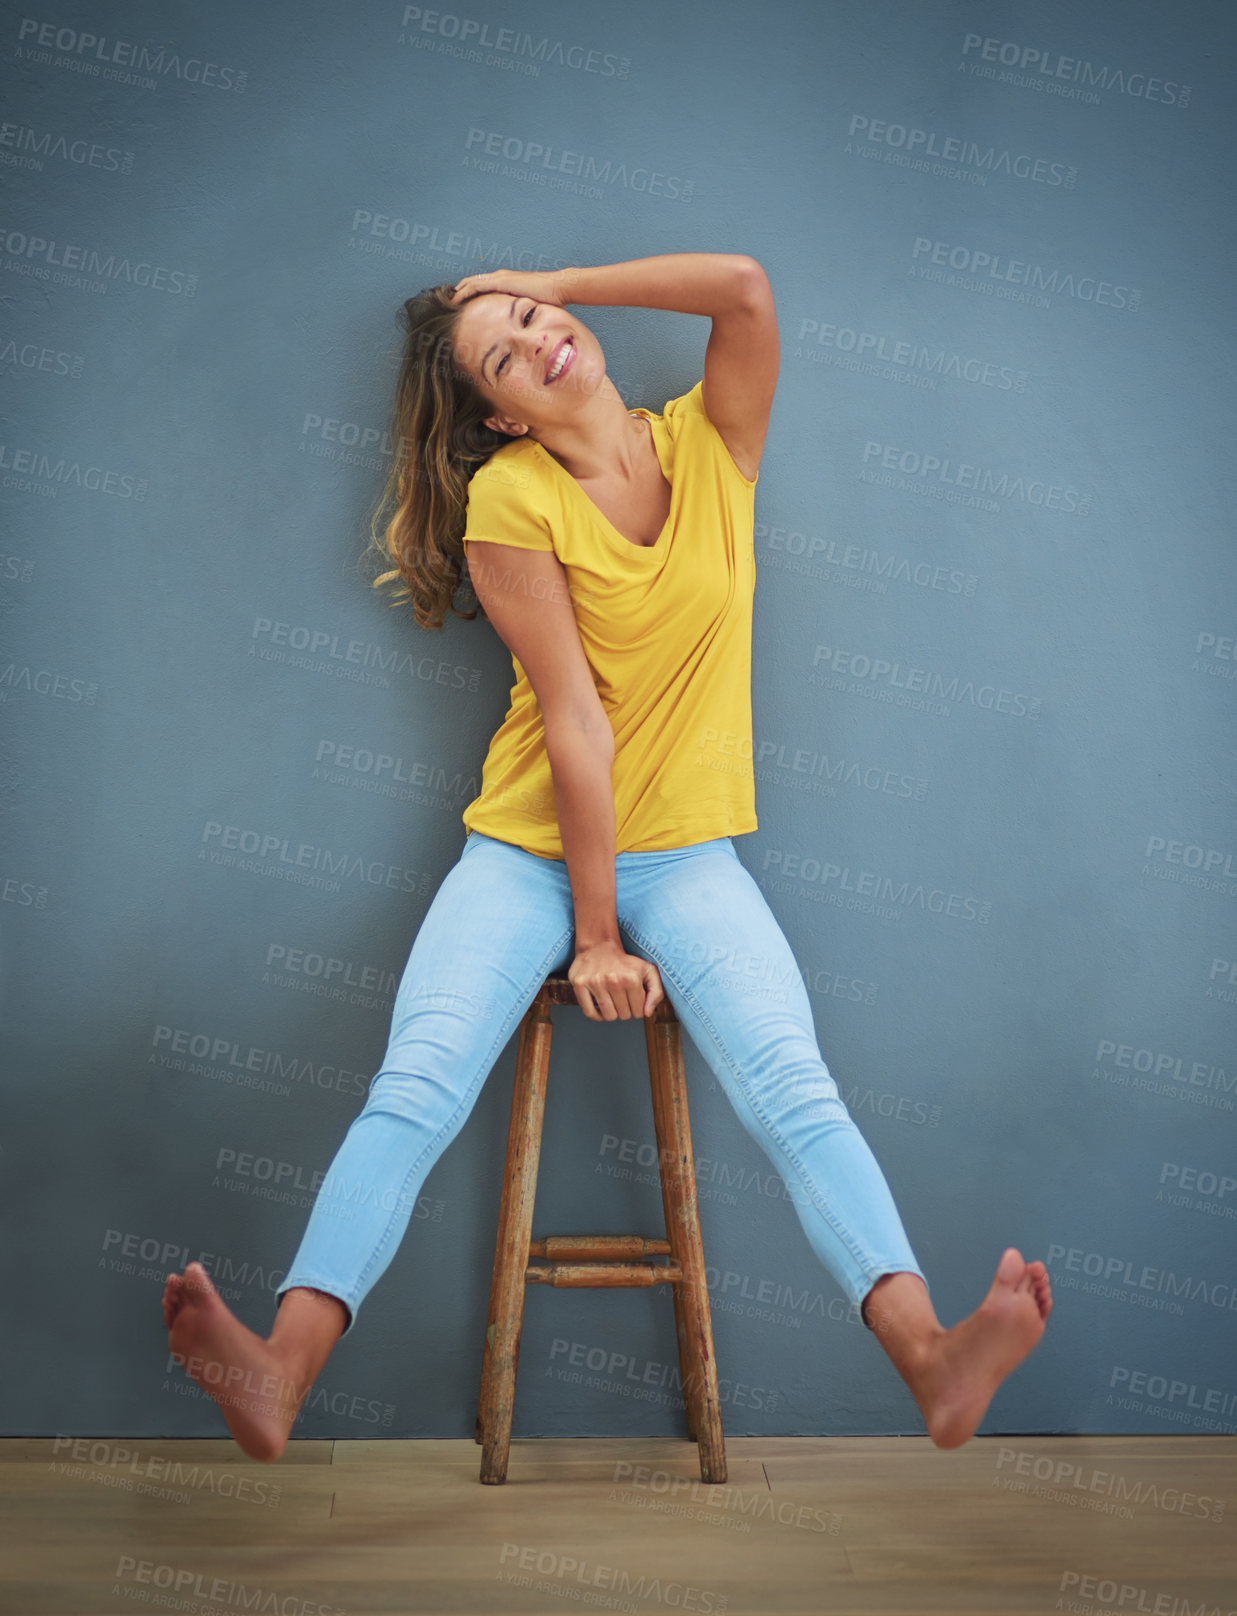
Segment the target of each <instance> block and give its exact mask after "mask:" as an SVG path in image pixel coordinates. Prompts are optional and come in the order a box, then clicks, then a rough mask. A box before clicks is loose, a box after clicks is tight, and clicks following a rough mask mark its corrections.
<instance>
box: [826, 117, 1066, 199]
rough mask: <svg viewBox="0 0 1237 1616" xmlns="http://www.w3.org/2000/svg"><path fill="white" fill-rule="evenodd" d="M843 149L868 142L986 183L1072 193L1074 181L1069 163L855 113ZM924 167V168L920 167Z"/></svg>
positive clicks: (914, 161) (916, 162)
mask: <svg viewBox="0 0 1237 1616" xmlns="http://www.w3.org/2000/svg"><path fill="white" fill-rule="evenodd" d="M846 136H847V146H846V148H845V149H846V150H847V151H849V150H850V143H851V142H853V141H855V140H859V141H864V140H868V141H871V142H872V144H873V145H874V146H876V147H877V148H879V147H882V146H884V147H886V148H889V149H892V150H894V151H898V152H901V153H904V154H905V155H906V156H907V157H908V158H909V159H911V160H912V162H913V163H915V164H916V166H917V164H918V162H919V161H922V160H923V159H926V158H929V157H932V158H936V159H938V160H939V161H941V162H945V163H956V164H957V165H958V166H959V167H960V168H963V169H976V170H978V171H979V173H980V176H981V177H982V178H983V179H984V180H985V181H986V179H987V176H988V175H989V174H1005V175H1007V176H1008V177H1009V178H1010V179H1016V180H1031V181H1033V182H1034V183H1036V184H1038V185H1052V186H1057V185H1059V186H1060V187H1061V188H1062V190H1066V191H1072V190H1073V189H1074V186H1075V184H1076V183H1077V180H1078V169H1077V167H1076V165H1074V164H1072V163H1059V162H1058V163H1053V162H1049V160H1048V159H1047V158H1046V157H1032V156H1030V155H1029V154H1028V153H1026V152H1011V151H1010V150H1008V148H1005V147H997V146H984V145H982V144H981V143H980V142H979V141H977V140H964V139H962V138H961V136H957V135H943V134H941V133H939V132H938V131H937V130H935V129H917V128H915V127H913V126H911V125H907V124H904V123H890V122H889V120H888V119H887V118H868V117H865V116H864V115H863V114H862V113H855V114H854V115H853V116H852V118H851V120H850V123H849V125H848V126H847V130H846ZM924 166H925V167H927V166H928V165H927V164H926V163H924Z"/></svg>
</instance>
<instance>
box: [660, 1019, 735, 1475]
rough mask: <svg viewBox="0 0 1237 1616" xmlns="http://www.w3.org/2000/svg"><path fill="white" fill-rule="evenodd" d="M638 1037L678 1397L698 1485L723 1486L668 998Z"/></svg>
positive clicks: (688, 1146) (681, 1081) (679, 1051)
mask: <svg viewBox="0 0 1237 1616" xmlns="http://www.w3.org/2000/svg"><path fill="white" fill-rule="evenodd" d="M644 1031H645V1037H646V1039H647V1042H648V1052H649V1080H650V1083H651V1085H652V1090H653V1120H654V1125H655V1127H656V1131H657V1145H658V1163H659V1170H660V1176H661V1181H662V1199H663V1204H664V1206H665V1208H666V1238H667V1239H668V1240H669V1242H670V1250H671V1254H672V1256H673V1257H674V1260H675V1261H676V1262H677V1263H678V1264H679V1266H680V1267H681V1269H682V1271H683V1278H682V1280H681V1281H679V1282H678V1283H677V1284H676V1285H675V1286H674V1290H675V1292H676V1293H679V1292H681V1302H679V1305H677V1306H676V1308H675V1324H676V1328H677V1329H678V1331H679V1340H680V1363H681V1364H682V1363H685V1368H684V1374H683V1397H684V1402H685V1403H686V1404H687V1406H688V1408H689V1410H690V1411H691V1412H690V1413H689V1415H688V1424H689V1427H690V1428H692V1429H693V1430H694V1433H695V1438H696V1442H697V1446H698V1453H699V1459H700V1479H701V1481H706V1482H714V1483H717V1482H724V1481H725V1479H726V1448H725V1442H724V1439H723V1436H722V1413H721V1398H720V1397H719V1395H718V1387H717V1363H716V1360H715V1359H714V1356H713V1324H712V1316H711V1314H710V1311H709V1291H708V1285H707V1282H706V1279H705V1272H704V1245H703V1243H702V1241H701V1238H700V1218H699V1212H698V1207H697V1202H696V1166H695V1160H694V1158H693V1155H692V1138H691V1123H690V1119H689V1117H688V1111H687V1081H686V1077H685V1074H684V1070H683V1044H682V1029H681V1028H680V1026H679V1020H678V1017H677V1016H676V1015H675V1013H674V1008H673V1006H672V1005H671V1003H670V1001H669V999H663V1000H662V1002H661V1003H660V1004H659V1005H658V1006H657V1009H656V1010H655V1011H654V1012H653V1014H652V1015H651V1016H648V1017H646V1018H645V1023H644ZM676 1300H677V1294H676Z"/></svg>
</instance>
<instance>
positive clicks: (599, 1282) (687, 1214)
mask: <svg viewBox="0 0 1237 1616" xmlns="http://www.w3.org/2000/svg"><path fill="white" fill-rule="evenodd" d="M555 1005H561V1006H568V1005H575V1006H576V1007H577V1009H578V1008H579V1001H578V1000H577V998H576V993H575V989H574V988H573V987H572V985H571V982H570V980H569V979H568V978H567V977H566V976H565V975H556V974H552V975H550V976H547V977H546V979H545V981H544V982H543V983H542V985H541V987H540V988H539V989H538V991H537V996H536V998H534V1000H533V1002H532V1003H531V1004H530V1005H529V1007H528V1009H527V1011H526V1012H525V1014H524V1018H523V1020H522V1021H521V1022H520V1044H519V1054H518V1057H517V1060H516V1070H515V1085H514V1089H513V1092H512V1096H511V1124H510V1128H509V1130H508V1133H507V1158H506V1164H505V1168H504V1172H503V1188H502V1201H501V1205H500V1208H499V1213H498V1237H497V1240H496V1243H495V1251H494V1274H493V1279H492V1282H491V1285H490V1308H489V1317H488V1320H487V1323H486V1330H485V1351H484V1355H483V1358H482V1365H481V1395H480V1399H479V1402H478V1407H477V1428H476V1440H477V1441H478V1442H479V1443H480V1444H481V1480H482V1482H485V1483H488V1484H490V1485H498V1484H501V1483H502V1482H504V1481H506V1479H507V1460H508V1456H509V1453H510V1447H511V1419H512V1413H513V1411H514V1406H515V1379H516V1369H517V1367H518V1364H519V1356H520V1332H521V1328H522V1326H523V1321H524V1295H525V1287H526V1286H527V1285H554V1286H567V1287H573V1286H577V1287H578V1286H633V1287H634V1286H648V1285H669V1286H670V1287H671V1288H672V1291H673V1295H674V1322H675V1333H676V1335H677V1338H678V1349H679V1369H680V1372H681V1375H682V1381H683V1402H684V1407H685V1410H686V1414H687V1434H688V1437H689V1439H690V1440H691V1441H693V1442H695V1443H696V1444H697V1448H698V1457H699V1462H700V1479H701V1480H702V1481H706V1482H724V1481H725V1479H726V1449H725V1443H724V1439H723V1436H722V1420H721V1403H720V1399H719V1397H718V1390H717V1365H716V1362H715V1360H714V1356H713V1325H712V1318H711V1315H710V1312H709V1293H708V1287H707V1285H706V1282H705V1270H704V1247H703V1245H702V1242H701V1238H700V1218H699V1212H698V1208H697V1204H696V1173H695V1166H694V1158H693V1155H692V1142H691V1125H690V1121H689V1118H688V1112H687V1084H686V1081H685V1078H684V1072H683V1046H682V1029H681V1027H680V1025H679V1020H678V1017H677V1016H676V1015H675V1013H674V1007H673V1006H672V1005H671V1003H670V1000H669V998H663V999H662V1001H661V1003H660V1004H659V1005H658V1006H657V1008H656V1010H655V1011H654V1012H653V1014H652V1015H651V1016H645V1017H644V1018H643V1019H644V1032H645V1041H646V1044H647V1048H648V1064H649V1084H650V1088H651V1090H652V1097H653V1126H654V1129H655V1130H656V1134H657V1160H658V1170H659V1177H660V1179H661V1196H662V1210H663V1214H664V1219H665V1226H666V1230H665V1235H664V1237H656V1238H654V1237H646V1236H644V1235H627V1234H618V1235H589V1234H581V1235H546V1236H544V1237H543V1238H541V1239H538V1240H534V1239H533V1238H532V1224H533V1202H534V1199H535V1197H536V1193H537V1168H538V1163H539V1160H540V1156H541V1129H542V1123H543V1121H544V1118H545V1093H546V1079H547V1077H548V1075H549V1068H550V1041H551V1038H552V1036H553V1026H552V1023H551V1020H550V1011H551V1007H552V1006H555ZM533 1259H538V1260H536V1261H534V1260H533ZM654 1259H665V1260H662V1261H655V1260H654Z"/></svg>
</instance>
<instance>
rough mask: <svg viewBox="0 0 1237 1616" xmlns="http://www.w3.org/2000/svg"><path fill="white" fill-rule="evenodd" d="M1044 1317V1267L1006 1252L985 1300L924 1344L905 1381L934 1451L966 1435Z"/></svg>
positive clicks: (1035, 1337) (1048, 1291) (1047, 1285)
mask: <svg viewBox="0 0 1237 1616" xmlns="http://www.w3.org/2000/svg"><path fill="white" fill-rule="evenodd" d="M1051 1312H1052V1285H1051V1282H1050V1281H1049V1278H1048V1270H1047V1269H1046V1268H1045V1267H1044V1265H1043V1263H1042V1262H1038V1261H1036V1262H1030V1263H1029V1262H1025V1261H1024V1260H1023V1257H1022V1253H1021V1252H1020V1251H1019V1250H1018V1249H1017V1248H1016V1247H1014V1246H1008V1247H1006V1249H1005V1251H1004V1252H1003V1253H1002V1255H1001V1260H1000V1262H999V1263H998V1264H997V1270H996V1277H995V1278H994V1279H993V1281H992V1285H991V1287H990V1288H989V1291H988V1294H987V1296H985V1297H984V1299H983V1301H982V1302H981V1303H980V1304H979V1306H978V1307H977V1308H976V1309H975V1311H974V1313H972V1314H970V1316H969V1317H967V1318H965V1319H963V1320H961V1322H960V1323H958V1324H955V1325H954V1327H953V1328H952V1329H951V1330H942V1331H941V1333H940V1334H939V1335H938V1336H936V1337H935V1339H934V1340H932V1341H931V1342H930V1343H929V1344H928V1346H927V1347H926V1348H925V1350H924V1356H923V1359H922V1361H921V1362H920V1364H919V1365H918V1366H917V1368H916V1371H915V1373H914V1374H913V1376H912V1377H910V1378H909V1379H908V1382H907V1383H908V1385H910V1388H911V1391H912V1392H913V1393H914V1396H915V1401H916V1402H917V1403H918V1404H919V1407H920V1410H921V1411H922V1413H923V1417H924V1419H925V1421H926V1422H927V1426H928V1435H929V1436H930V1437H931V1438H932V1440H933V1442H935V1444H936V1445H937V1447H938V1448H959V1447H961V1446H962V1444H963V1443H964V1442H966V1441H968V1440H969V1439H970V1438H971V1436H973V1435H974V1432H975V1428H976V1426H978V1424H979V1422H980V1420H982V1419H983V1417H984V1415H985V1414H986V1413H987V1411H988V1404H989V1403H990V1402H991V1401H992V1397H993V1394H994V1393H995V1391H996V1389H997V1387H998V1386H999V1385H1000V1384H1001V1382H1002V1381H1003V1380H1004V1379H1005V1377H1006V1375H1008V1374H1009V1373H1010V1372H1011V1371H1012V1370H1014V1369H1016V1368H1017V1367H1018V1365H1019V1364H1020V1363H1021V1362H1022V1360H1023V1359H1024V1358H1025V1357H1027V1356H1028V1354H1030V1353H1031V1352H1032V1351H1033V1350H1034V1349H1035V1348H1036V1347H1037V1346H1038V1345H1039V1341H1040V1337H1041V1336H1042V1335H1043V1333H1044V1326H1045V1324H1046V1323H1047V1320H1048V1315H1049V1313H1051Z"/></svg>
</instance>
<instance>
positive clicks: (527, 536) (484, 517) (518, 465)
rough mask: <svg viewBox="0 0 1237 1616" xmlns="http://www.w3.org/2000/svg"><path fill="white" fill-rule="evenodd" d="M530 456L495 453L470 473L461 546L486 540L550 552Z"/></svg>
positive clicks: (551, 539) (549, 542) (548, 527)
mask: <svg viewBox="0 0 1237 1616" xmlns="http://www.w3.org/2000/svg"><path fill="white" fill-rule="evenodd" d="M537 496H538V483H537V481H536V477H535V474H534V471H533V467H532V464H531V461H530V457H528V456H526V455H523V454H520V455H507V454H504V453H503V452H502V451H501V450H499V451H498V452H497V453H496V454H494V455H492V456H491V457H490V458H489V460H487V461H485V463H484V464H483V465H481V466H478V468H477V470H476V471H474V472H473V474H472V478H471V480H470V481H469V484H468V513H467V522H466V525H465V528H464V543H465V544H466V545H467V543H468V541H469V540H470V539H486V540H488V541H489V542H490V543H492V544H511V545H514V546H515V547H516V549H518V550H549V551H553V549H554V539H553V537H552V535H551V532H550V524H549V522H548V521H547V519H546V516H545V512H544V509H543V502H542V501H541V500H540V499H539V498H538V497H537Z"/></svg>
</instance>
